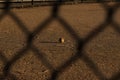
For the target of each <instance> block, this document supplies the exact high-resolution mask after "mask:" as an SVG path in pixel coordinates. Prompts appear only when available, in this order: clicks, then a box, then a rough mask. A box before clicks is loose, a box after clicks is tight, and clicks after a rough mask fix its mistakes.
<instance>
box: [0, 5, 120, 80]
mask: <svg viewBox="0 0 120 80" xmlns="http://www.w3.org/2000/svg"><path fill="white" fill-rule="evenodd" d="M51 9H52V7H36V8H24V9H12V10H11V11H12V12H13V13H14V15H15V16H17V17H18V18H19V19H20V20H21V22H22V23H23V24H24V25H25V26H26V28H27V29H28V30H29V31H31V32H33V31H34V30H36V28H37V27H39V26H40V25H41V24H42V23H43V22H44V21H45V20H46V19H47V18H48V17H49V16H50V15H51ZM59 15H60V17H61V18H63V19H64V20H65V21H66V22H67V23H68V24H69V25H70V26H71V27H72V28H73V30H74V31H75V32H76V33H77V35H79V37H80V38H83V39H85V38H87V36H88V35H89V34H90V33H91V32H92V31H93V30H94V29H95V28H97V27H99V25H101V24H102V23H104V21H105V17H106V11H105V9H104V7H102V6H101V5H100V4H79V5H64V6H61V8H60V10H59ZM114 19H115V21H116V22H118V23H120V20H119V19H120V11H117V12H116V14H115V18H114ZM62 26H63V25H61V23H59V22H58V21H57V20H54V21H52V22H51V23H50V24H49V25H47V28H45V29H43V30H42V31H41V32H39V33H38V34H37V35H36V36H35V39H34V41H33V44H34V45H35V47H37V48H38V50H39V51H41V52H43V53H42V54H44V55H45V57H46V59H47V60H48V61H49V63H50V64H51V65H52V66H53V67H54V68H55V69H57V68H58V67H59V66H61V65H62V64H63V63H64V62H65V61H66V60H68V59H69V58H70V57H71V56H74V55H75V53H76V52H77V50H76V44H78V43H76V41H75V39H74V38H72V37H71V32H67V31H66V30H65V29H64V28H63V27H62ZM19 27H20V26H19V25H18V24H17V22H16V20H13V18H12V17H11V16H10V15H6V16H5V17H4V18H3V19H2V20H1V21H0V52H1V54H3V55H5V56H6V58H7V59H8V60H10V59H12V58H13V56H14V55H16V54H18V51H19V50H21V49H22V48H23V47H24V46H25V45H26V41H27V35H26V34H25V33H24V32H23V31H21V30H20V28H19ZM119 36H120V34H119V33H118V32H117V31H116V30H114V28H112V26H111V25H108V27H107V28H106V29H105V30H103V31H101V32H100V33H99V34H98V35H97V36H95V37H94V38H93V39H92V40H90V41H89V42H88V43H87V44H86V45H85V46H84V50H83V51H84V54H86V55H87V56H88V58H89V59H88V58H86V57H81V58H79V59H78V60H76V61H75V62H72V64H70V65H68V67H67V68H66V69H65V70H64V72H63V73H61V74H59V76H58V80H99V78H98V76H96V75H97V74H99V73H96V72H95V73H94V71H95V68H94V66H93V63H94V65H95V66H97V67H98V69H99V71H101V73H102V74H103V75H104V76H105V77H106V78H111V77H113V75H115V74H117V73H118V72H119V70H120V67H119V66H120V50H119V48H120V37H119ZM61 37H63V38H64V39H65V42H64V43H59V38H61ZM80 54H81V53H80ZM91 61H92V62H93V63H91ZM43 62H44V61H42V60H41V59H40V58H39V59H38V58H37V57H36V56H35V52H33V51H32V50H31V49H30V50H27V51H26V52H25V53H24V55H23V56H22V57H21V58H20V59H19V60H17V61H16V62H15V63H14V64H13V65H12V67H11V69H10V72H11V74H14V75H15V76H16V77H17V78H18V80H48V78H49V77H50V76H51V70H49V69H48V67H47V66H45V65H44V63H43ZM90 65H91V67H92V68H91V67H90ZM3 67H4V63H3V62H2V59H0V71H1V72H0V73H1V74H2V73H3V72H2V70H3ZM11 80H12V79H11Z"/></svg>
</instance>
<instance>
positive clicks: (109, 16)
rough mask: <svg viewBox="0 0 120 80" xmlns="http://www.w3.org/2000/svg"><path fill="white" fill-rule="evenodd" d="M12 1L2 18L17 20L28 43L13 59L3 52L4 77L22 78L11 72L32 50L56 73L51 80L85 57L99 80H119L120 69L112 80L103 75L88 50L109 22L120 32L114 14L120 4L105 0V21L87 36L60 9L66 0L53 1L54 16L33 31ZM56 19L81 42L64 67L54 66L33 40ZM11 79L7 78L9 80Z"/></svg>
mask: <svg viewBox="0 0 120 80" xmlns="http://www.w3.org/2000/svg"><path fill="white" fill-rule="evenodd" d="M10 1H11V0H6V1H5V4H4V9H2V10H3V13H2V14H1V15H0V21H2V19H3V18H4V17H5V16H6V15H9V16H10V17H11V18H12V19H13V20H14V22H15V23H16V24H17V25H18V27H19V29H21V31H22V32H24V34H25V35H26V38H27V41H26V43H27V45H26V46H25V47H23V48H22V49H21V50H19V51H18V52H17V54H16V55H14V56H13V58H12V59H11V60H9V61H8V60H7V58H6V57H5V56H4V55H3V54H2V52H1V53H0V59H1V60H2V61H3V63H4V64H5V66H4V69H3V75H1V76H0V80H6V78H8V77H9V78H10V80H18V79H17V77H15V76H14V75H12V74H11V72H10V70H11V68H12V66H13V65H14V64H15V63H16V61H17V60H19V59H20V58H21V57H23V56H24V55H26V54H25V52H27V51H28V50H32V51H33V52H34V53H35V54H34V55H35V56H37V57H38V59H39V60H40V61H41V62H42V63H43V64H44V65H45V66H46V67H47V68H48V69H49V70H50V71H51V72H52V75H51V77H50V79H49V80H57V79H58V77H59V75H61V74H62V73H63V72H64V71H65V70H66V68H68V67H69V66H70V65H71V64H72V63H74V62H76V61H77V60H78V59H81V60H82V61H84V62H85V63H86V65H87V66H88V67H89V68H90V69H91V71H92V72H93V73H94V75H95V76H97V78H98V79H99V80H119V79H120V71H118V73H117V74H115V75H113V76H112V77H111V78H110V79H107V78H106V77H105V76H104V75H103V73H102V72H101V71H100V70H99V68H98V66H97V65H96V64H95V63H94V61H92V59H91V58H89V57H88V56H87V55H86V53H85V52H84V50H85V46H86V44H87V43H88V42H90V41H91V40H93V38H95V37H97V36H98V34H100V33H101V32H103V31H104V30H105V29H106V28H107V27H108V25H109V24H112V25H113V29H115V30H116V31H117V32H118V33H120V26H119V25H118V24H117V23H116V22H114V21H113V16H114V14H115V12H116V10H117V9H118V8H119V5H120V4H118V3H117V4H115V5H114V6H108V5H107V4H104V3H102V2H101V6H103V7H104V9H105V10H106V18H105V21H104V23H102V24H100V25H99V26H96V29H94V30H92V31H91V32H90V33H89V34H88V35H87V37H86V38H84V39H83V38H81V37H80V36H79V35H78V34H77V33H76V32H75V31H74V30H73V29H72V27H71V26H70V25H69V23H67V21H65V20H64V19H63V18H62V17H60V16H59V9H60V7H61V5H62V4H64V3H65V1H64V0H56V1H54V2H52V3H53V4H52V6H53V8H52V10H51V16H50V17H48V18H47V19H46V20H45V21H44V22H43V23H39V25H38V27H37V28H36V29H35V30H34V31H33V32H30V31H29V30H28V29H27V28H26V26H25V24H24V22H22V20H20V19H19V17H17V16H16V15H15V13H14V12H12V11H10V5H11V4H10ZM81 1H84V0H81ZM98 2H99V0H98ZM33 4H34V3H33V2H32V5H33ZM53 20H57V21H58V22H59V23H60V24H62V27H63V28H64V29H65V30H66V31H67V32H68V33H69V34H70V35H71V37H72V38H73V39H74V40H75V41H76V43H77V45H76V46H77V49H76V50H77V52H76V54H75V55H74V56H72V57H71V58H70V59H69V60H67V61H66V62H65V63H63V64H62V65H61V66H59V67H58V68H57V69H54V67H53V65H51V63H50V62H49V61H48V60H47V59H46V56H45V55H44V53H42V52H41V51H40V50H38V49H37V48H36V47H35V46H34V45H33V40H34V38H35V36H36V35H37V34H38V33H40V32H41V31H42V30H44V29H46V28H47V26H48V25H49V24H50V23H51V22H52V21H53ZM40 43H59V42H46V41H44V42H40ZM113 56H114V55H113ZM9 78H8V79H7V80H9ZM93 80H94V79H93Z"/></svg>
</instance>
